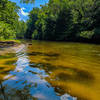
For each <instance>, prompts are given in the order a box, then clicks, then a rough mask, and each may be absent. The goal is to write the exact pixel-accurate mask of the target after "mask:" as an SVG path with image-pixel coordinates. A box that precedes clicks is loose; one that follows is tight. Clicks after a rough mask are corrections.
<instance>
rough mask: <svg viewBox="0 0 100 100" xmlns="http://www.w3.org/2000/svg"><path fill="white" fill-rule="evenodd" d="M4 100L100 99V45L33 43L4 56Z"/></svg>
mask: <svg viewBox="0 0 100 100" xmlns="http://www.w3.org/2000/svg"><path fill="white" fill-rule="evenodd" d="M0 100H100V45H94V44H83V43H66V42H45V41H31V42H26V43H25V44H24V45H22V46H20V47H19V48H15V51H14V52H12V51H11V52H9V53H6V54H5V55H1V54H0Z"/></svg>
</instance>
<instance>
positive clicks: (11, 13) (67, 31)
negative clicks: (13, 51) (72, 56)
mask: <svg viewBox="0 0 100 100" xmlns="http://www.w3.org/2000/svg"><path fill="white" fill-rule="evenodd" d="M20 1H21V2H23V3H33V2H34V0H20ZM19 9H20V8H19V7H18V6H17V5H16V4H15V3H13V2H11V1H8V0H0V39H2V38H4V39H8V38H26V39H36V40H51V41H83V42H95V43H100V0H49V2H48V3H47V4H45V5H41V7H40V8H33V9H32V11H31V12H30V13H29V19H28V20H27V21H26V22H24V21H19V16H18V11H19Z"/></svg>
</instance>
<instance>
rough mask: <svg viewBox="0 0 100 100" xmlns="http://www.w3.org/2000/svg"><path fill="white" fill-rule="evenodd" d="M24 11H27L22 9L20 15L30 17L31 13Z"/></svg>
mask: <svg viewBox="0 0 100 100" xmlns="http://www.w3.org/2000/svg"><path fill="white" fill-rule="evenodd" d="M24 10H25V8H21V9H20V14H22V15H23V16H28V15H29V13H28V12H25V11H24Z"/></svg>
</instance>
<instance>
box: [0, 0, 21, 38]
mask: <svg viewBox="0 0 100 100" xmlns="http://www.w3.org/2000/svg"><path fill="white" fill-rule="evenodd" d="M17 11H18V7H17V6H16V4H15V3H12V2H10V1H8V0H0V39H9V38H15V37H16V31H15V28H16V23H17V22H18V18H19V17H18V15H17Z"/></svg>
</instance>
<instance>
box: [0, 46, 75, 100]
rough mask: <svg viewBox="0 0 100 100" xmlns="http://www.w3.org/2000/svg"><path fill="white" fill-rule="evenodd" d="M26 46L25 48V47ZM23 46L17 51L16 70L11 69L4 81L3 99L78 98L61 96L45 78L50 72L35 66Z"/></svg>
mask: <svg viewBox="0 0 100 100" xmlns="http://www.w3.org/2000/svg"><path fill="white" fill-rule="evenodd" d="M23 48H24V49H23ZM26 50H27V48H26V47H22V48H20V49H19V50H17V51H16V56H17V57H18V60H17V61H16V63H15V65H16V68H15V70H14V71H10V72H9V75H7V76H5V77H4V79H5V81H3V82H2V86H3V91H2V89H1V95H0V98H1V99H4V100H5V99H7V100H76V99H75V98H73V97H71V96H70V95H67V94H66V95H64V96H63V97H60V96H59V95H57V93H56V92H55V90H54V88H53V87H52V86H51V85H50V84H49V83H48V82H47V81H46V80H45V79H44V78H45V77H47V76H48V74H47V73H46V72H45V70H43V69H39V68H33V67H31V66H30V61H29V59H28V55H27V53H26Z"/></svg>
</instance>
